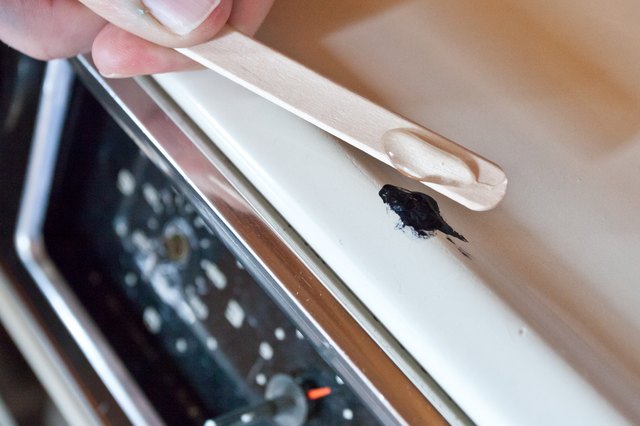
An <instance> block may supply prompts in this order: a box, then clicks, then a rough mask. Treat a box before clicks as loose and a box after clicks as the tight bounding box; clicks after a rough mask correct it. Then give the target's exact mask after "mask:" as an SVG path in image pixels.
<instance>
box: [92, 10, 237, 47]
mask: <svg viewBox="0 0 640 426" xmlns="http://www.w3.org/2000/svg"><path fill="white" fill-rule="evenodd" d="M80 1H81V2H82V3H84V4H85V5H86V6H87V7H89V8H90V9H92V10H93V11H94V12H95V13H97V14H98V15H100V16H102V17H103V18H105V19H106V20H108V21H110V22H111V23H113V24H115V25H116V26H118V27H120V28H122V29H124V30H127V31H129V32H130V33H133V34H135V35H137V36H138V37H140V38H143V39H145V40H149V41H152V42H154V43H156V44H159V45H162V46H167V47H188V46H193V45H196V44H200V43H203V42H205V41H207V40H209V39H211V38H213V36H214V35H215V34H216V33H217V32H218V31H219V30H220V29H221V28H222V26H223V25H224V24H225V23H226V22H227V20H228V18H229V15H230V13H231V5H232V0H141V1H140V2H137V1H134V0H80Z"/></svg>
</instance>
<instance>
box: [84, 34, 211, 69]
mask: <svg viewBox="0 0 640 426" xmlns="http://www.w3.org/2000/svg"><path fill="white" fill-rule="evenodd" d="M92 54H93V61H94V63H95V65H96V67H97V68H98V70H99V71H100V73H101V74H102V75H104V76H106V77H111V78H115V77H131V76H134V75H144V74H153V73H163V72H170V71H184V70H192V69H199V68H201V67H200V65H198V64H196V63H195V62H193V61H191V60H190V59H188V58H187V57H186V56H184V55H182V54H180V53H178V52H176V51H175V50H173V49H171V48H168V47H164V46H159V45H157V44H154V43H152V42H150V41H147V40H145V39H142V38H140V37H138V36H135V35H133V34H131V33H129V32H127V31H125V30H123V29H120V28H118V27H116V26H115V25H111V24H109V25H107V26H105V27H104V29H103V30H102V31H101V32H100V34H98V36H97V37H96V40H95V42H94V44H93V52H92Z"/></svg>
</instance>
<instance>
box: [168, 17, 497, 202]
mask: <svg viewBox="0 0 640 426" xmlns="http://www.w3.org/2000/svg"><path fill="white" fill-rule="evenodd" d="M177 50H178V51H179V52H181V53H182V54H184V55H186V56H188V57H189V58H191V59H193V60H195V61H196V62H199V63H200V64H202V65H204V66H205V67H207V68H209V69H212V70H214V71H216V72H218V73H219V74H221V75H223V76H225V77H227V78H229V79H230V80H232V81H234V82H236V83H238V84H240V85H242V86H244V87H246V88H247V89H249V90H251V91H253V92H255V93H257V94H258V95H260V96H262V97H264V98H266V99H268V100H270V101H271V102H273V103H275V104H277V105H279V106H281V107H283V108H285V109H286V110H288V111H290V112H292V113H294V114H296V115H297V116H299V117H301V118H303V119H305V120H307V121H309V122H310V123H312V124H314V125H316V126H318V127H319V128H321V129H323V130H325V131H327V132H329V133H331V134H332V135H334V136H336V137H338V138H340V139H342V140H344V141H345V142H347V143H349V144H351V145H353V146H355V147H356V148H358V149H360V150H362V151H364V152H366V153H367V154H369V155H371V156H372V157H375V158H377V159H378V160H380V161H382V162H383V163H386V164H388V165H390V166H392V167H394V168H396V169H397V170H398V171H400V172H401V173H403V174H405V175H407V176H409V177H411V178H413V179H416V180H419V181H421V182H423V183H424V184H425V185H427V186H429V187H431V188H433V189H434V190H436V191H438V192H440V193H442V194H444V195H445V196H447V197H449V198H451V199H452V200H454V201H457V202H459V203H460V204H462V205H464V206H466V207H468V208H470V209H472V210H489V209H491V208H493V207H495V206H496V205H497V204H498V203H499V202H500V200H502V198H503V197H504V195H505V192H506V187H507V178H506V176H505V174H504V172H503V171H502V170H501V169H500V167H498V166H497V165H495V164H494V163H492V162H490V161H488V160H486V159H484V158H482V157H480V156H479V155H477V154H474V153H473V152H471V151H469V150H467V149H466V148H464V147H462V146H460V145H458V144H456V143H454V142H452V141H450V140H448V139H446V138H445V137H443V136H440V135H438V134H436V133H434V132H432V131H431V130H428V129H426V128H424V127H422V126H419V125H418V124H415V123H413V122H411V121H409V120H407V119H405V118H403V117H401V116H399V115H397V114H394V113H392V112H390V111H387V110H386V109H384V108H382V107H380V106H378V105H376V104H374V103H372V102H370V101H369V100H367V99H365V98H363V97H361V96H359V95H357V94H355V93H353V92H350V91H349V90H347V89H345V88H343V87H341V86H339V85H338V84H336V83H334V82H332V81H330V80H328V79H327V78H324V77H322V76H321V75H319V74H317V73H315V72H314V71H311V70H310V69H308V68H306V67H304V66H303V65H301V64H299V63H297V62H295V61H293V60H291V59H289V58H287V57H285V56H284V55H282V54H280V53H278V52H276V51H274V50H272V49H270V48H269V47H267V46H265V45H263V44H261V43H259V42H257V41H255V40H254V39H252V38H250V37H248V36H245V35H243V34H241V33H240V32H238V31H235V30H233V29H232V28H230V27H226V28H224V29H223V30H222V31H221V33H220V34H219V36H217V37H216V38H215V39H213V40H211V41H209V42H207V43H204V44H201V45H199V46H196V47H192V48H181V49H177Z"/></svg>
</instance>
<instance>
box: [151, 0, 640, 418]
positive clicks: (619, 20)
mask: <svg viewBox="0 0 640 426" xmlns="http://www.w3.org/2000/svg"><path fill="white" fill-rule="evenodd" d="M352 3H357V5H354V4H352ZM571 4H572V2H569V1H568V0H560V1H558V2H554V3H546V4H544V5H539V7H538V6H536V7H533V6H531V7H529V6H527V5H520V2H515V1H513V2H511V1H509V0H504V1H497V0H496V1H490V2H488V3H487V4H486V5H484V6H483V7H482V8H479V7H478V6H477V4H476V3H474V2H471V1H470V0H469V1H467V0H454V1H450V2H437V1H425V0H415V1H410V0H406V1H400V0H398V1H387V2H383V1H374V0H371V1H367V2H364V1H362V2H344V1H337V0H331V1H328V0H322V1H320V0H317V1H316V0H311V1H308V2H304V3H303V2H293V1H292V0H291V1H287V0H279V1H278V2H276V8H275V10H274V11H273V14H272V15H271V16H270V17H269V19H268V21H267V23H266V26H265V27H264V29H263V31H262V32H261V33H260V34H259V37H260V38H261V39H262V40H264V41H265V42H266V43H267V44H269V45H271V46H273V47H275V48H276V49H279V50H281V51H283V52H284V53H287V54H289V55H290V56H292V57H294V58H295V59H298V60H300V61H301V62H303V63H305V64H306V65H309V66H311V67H313V68H315V69H317V70H318V71H320V72H321V73H323V74H324V75H327V76H329V77H331V78H333V79H335V80H336V81H338V82H340V83H341V84H344V85H346V86H348V87H350V88H352V89H354V90H356V91H358V92H359V93H361V94H363V95H365V96H368V97H369V98H371V99H372V100H374V101H376V102H379V103H380V104H382V105H383V106H385V107H387V108H389V109H391V110H393V111H396V112H398V113H400V114H403V115H405V116H407V117H408V118H410V119H412V120H414V121H416V122H418V123H420V124H423V125H425V126H427V127H430V128H432V129H433V130H435V131H437V132H439V133H441V134H443V135H445V136H447V137H450V138H452V139H454V140H456V141H459V142H461V143H462V144H464V145H466V146H468V147H469V148H470V149H472V150H474V151H477V152H478V153H480V154H483V155H485V156H486V157H488V158H491V159H492V160H495V161H496V162H497V163H498V164H500V165H501V166H502V167H503V168H504V169H505V171H506V172H507V175H508V177H509V184H510V188H509V192H508V194H507V198H506V199H505V200H504V202H503V203H502V204H501V205H500V206H499V207H498V208H497V209H496V210H493V211H491V212H486V213H474V212H470V211H468V210H466V209H464V208H462V207H460V206H457V205H455V204H454V203H452V202H450V201H448V200H446V199H443V197H440V196H437V195H434V197H435V198H437V199H438V201H439V203H440V206H441V210H442V212H443V216H444V217H445V218H446V219H447V221H448V222H449V223H450V224H451V225H452V226H453V228H454V229H456V230H457V231H458V232H460V233H462V234H463V235H464V236H465V237H466V238H467V239H468V240H469V243H468V244H464V243H457V244H458V246H460V247H461V248H463V249H465V250H466V251H468V252H470V254H471V256H472V258H473V259H472V260H468V259H467V258H465V257H464V256H462V255H461V254H460V253H459V252H458V250H457V248H456V247H455V246H453V245H452V244H451V243H449V242H448V241H446V240H445V239H443V238H442V237H441V236H438V237H436V238H432V239H429V240H421V239H416V238H414V237H413V236H411V235H410V234H408V233H403V232H401V231H399V230H397V229H396V228H395V225H396V223H397V217H396V216H395V215H394V214H393V213H390V212H388V211H387V210H386V209H385V207H384V205H383V204H382V203H381V201H380V199H379V198H378V195H377V191H378V190H379V188H380V187H381V185H382V184H384V183H395V184H400V185H402V186H405V187H408V188H411V189H414V190H422V191H424V192H427V193H430V194H431V192H429V190H428V189H427V190H425V188H424V187H422V186H421V185H420V184H417V183H414V182H411V181H410V180H409V179H407V178H404V177H402V176H400V175H399V174H397V173H396V172H394V171H393V170H391V169H390V168H388V167H386V166H384V165H380V164H378V163H376V162H375V160H371V159H368V158H366V157H365V156H364V155H362V154H360V153H359V152H356V151H355V150H353V149H351V148H349V147H347V146H345V145H344V144H342V143H340V142H338V141H336V140H335V139H333V138H331V137H329V136H327V135H326V134H324V133H323V132H322V131H319V130H317V129H315V128H313V127H312V126H310V125H308V124H306V123H304V122H301V121H300V120H298V119H296V118H294V117H293V116H291V115H290V114H289V113H287V112H284V111H282V110H281V109H279V108H278V107H275V106H273V105H270V104H268V103H266V102H264V101H262V100H261V99H259V98H257V97H256V96H255V95H253V94H250V93H248V92H246V91H245V90H244V89H241V88H239V87H237V86H235V85H234V84H232V83H229V82H227V81H225V80H224V79H223V78H221V77H219V76H217V75H215V74H213V73H210V72H200V73H190V74H181V75H166V76H159V77H158V80H159V81H160V82H161V84H162V85H163V86H164V87H165V88H166V89H167V90H168V91H169V93H170V94H172V96H174V98H175V99H176V100H177V101H178V102H179V103H180V104H181V105H182V107H183V108H184V109H185V110H186V111H187V112H188V113H189V114H190V115H191V116H192V117H193V118H194V119H195V120H196V122H197V123H198V124H199V125H200V126H201V127H202V128H203V129H204V130H205V131H206V132H207V133H209V134H210V135H211V137H212V139H214V140H216V141H218V142H219V144H220V147H221V149H222V150H223V151H224V152H225V153H226V154H227V155H228V156H229V158H230V159H231V160H232V161H233V162H234V163H235V164H236V165H237V166H238V167H239V168H240V169H241V170H242V171H243V173H245V174H246V175H247V176H248V177H249V179H251V181H252V182H253V183H254V184H255V185H256V187H257V188H258V189H259V190H260V191H261V192H262V193H263V194H264V195H265V196H266V197H267V199H268V200H269V201H270V202H271V203H272V204H273V205H274V206H275V207H276V208H277V209H278V210H279V211H280V212H281V213H282V214H283V215H284V216H285V218H286V219H287V220H288V221H289V222H290V223H291V224H292V225H293V227H294V228H295V229H296V230H297V231H298V232H299V233H300V234H301V235H302V236H303V237H304V238H305V240H306V241H307V242H309V243H310V245H311V246H312V247H313V248H314V250H315V251H316V252H317V253H319V254H320V256H322V258H323V259H324V260H325V261H326V262H327V263H328V264H329V265H330V266H331V268H333V269H334V270H335V272H336V273H337V274H338V275H339V276H340V277H341V278H342V279H343V280H344V281H345V282H346V283H347V285H348V286H349V287H350V288H351V290H352V291H353V292H354V293H355V294H356V295H357V296H358V297H359V298H360V299H361V300H362V301H363V302H364V304H365V305H366V306H367V307H368V308H369V309H370V310H371V311H372V312H373V313H374V314H375V315H376V316H377V317H378V318H379V319H380V320H381V321H382V323H383V324H384V325H385V326H386V327H387V328H388V329H389V330H390V331H391V332H392V334H393V335H394V336H395V337H396V338H397V339H398V340H399V341H400V343H402V345H404V346H405V347H406V348H407V350H408V351H409V352H410V353H411V354H412V355H413V356H414V357H415V358H416V360H417V361H418V362H419V363H420V364H421V365H423V366H424V367H425V368H426V369H427V371H429V373H430V374H431V375H433V377H434V378H435V379H436V380H437V381H438V383H440V385H441V386H442V387H443V388H444V389H445V390H446V391H447V392H448V393H449V395H450V396H451V397H452V398H453V399H454V400H455V401H456V402H457V403H458V404H459V405H460V406H461V407H462V409H463V410H464V411H465V412H466V413H467V414H468V415H469V416H470V417H471V418H472V419H473V420H474V421H476V422H478V423H480V424H490V425H494V424H598V425H599V424H618V423H624V422H625V421H627V419H631V420H633V421H636V422H637V421H640V413H639V412H638V410H639V409H640V407H638V404H637V403H636V402H637V401H638V400H640V391H639V382H640V381H639V379H638V375H639V370H640V338H639V337H640V336H639V333H638V330H640V314H638V308H637V307H638V306H640V291H638V289H637V284H638V283H639V277H640V262H638V253H639V249H640V215H639V214H638V213H637V212H638V211H640V191H639V190H638V189H637V185H638V182H639V181H640V119H639V117H640V79H638V78H637V75H640V49H639V48H637V47H638V46H640V27H638V26H637V25H636V24H635V23H637V22H638V18H640V9H639V7H638V6H637V4H636V3H634V2H625V1H623V0H618V1H614V2H607V3H606V5H605V2H598V1H596V0H591V1H589V2H584V4H583V5H581V6H580V7H579V8H578V7H575V6H572V5H571ZM605 6H606V7H605ZM569 14H570V15H571V17H572V19H571V20H568V21H567V20H566V19H564V18H565V17H566V16H568V15H569ZM559 22H562V23H563V25H562V27H555V25H556V24H558V23H559ZM587 30H588V31H587ZM631 46H636V48H632V47H631ZM309 96H313V94H309ZM431 195H433V194H431ZM625 416H626V417H627V419H625Z"/></svg>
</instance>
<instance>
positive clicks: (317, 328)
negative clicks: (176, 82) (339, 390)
mask: <svg viewBox="0 0 640 426" xmlns="http://www.w3.org/2000/svg"><path fill="white" fill-rule="evenodd" d="M79 61H80V64H81V66H82V67H83V70H82V71H81V72H80V74H81V75H84V77H85V82H86V83H87V85H88V87H89V88H90V89H93V91H94V92H95V93H96V94H98V98H99V99H101V100H102V101H103V103H104V105H105V107H106V108H107V109H108V110H110V112H111V113H112V115H114V116H115V117H116V120H118V121H119V122H120V123H121V125H123V127H124V128H125V129H127V130H128V132H129V134H130V136H132V137H133V139H134V140H135V141H136V142H137V143H138V145H139V146H140V147H141V148H142V149H143V150H144V151H145V152H146V153H147V154H148V155H149V156H150V158H152V159H153V160H155V161H156V163H157V164H158V165H159V166H160V167H161V168H162V169H163V170H164V171H165V172H166V173H167V174H168V175H169V176H171V178H172V179H174V181H176V182H177V181H180V182H183V183H184V184H186V186H187V187H188V188H190V189H191V190H192V191H193V192H194V193H195V194H196V201H199V202H196V206H197V207H198V208H199V210H200V212H201V213H203V214H204V215H205V216H207V218H208V219H209V220H211V221H212V222H213V223H214V224H215V223H217V228H216V229H217V231H218V232H221V233H223V234H225V236H226V237H228V238H229V239H230V240H232V241H235V244H236V245H237V248H238V249H237V250H234V251H235V252H236V253H238V254H240V255H241V256H242V255H243V253H244V256H245V257H246V258H247V259H248V260H250V259H255V261H257V262H258V264H259V265H258V266H259V267H258V268H256V269H255V270H254V273H257V274H259V275H261V278H262V280H261V281H262V282H265V283H267V285H266V286H265V287H266V290H267V291H268V292H269V293H270V294H271V295H272V296H273V297H274V298H275V299H276V300H277V301H279V303H280V304H281V305H285V306H286V307H287V310H288V312H289V313H290V315H291V316H292V317H293V319H294V321H295V322H296V323H297V325H298V326H299V327H300V329H301V330H302V331H303V332H304V333H305V334H307V336H309V337H310V340H312V342H313V343H314V344H315V345H316V347H317V348H319V350H320V351H321V353H322V354H323V356H324V357H325V359H328V360H330V362H331V363H332V365H333V366H334V368H336V370H337V371H338V373H339V374H340V375H342V376H343V378H344V379H345V380H346V381H348V382H349V383H350V384H351V385H352V386H353V387H354V389H355V391H356V393H358V394H359V396H360V397H361V398H362V399H363V400H365V401H367V402H368V403H369V405H370V406H372V407H373V408H374V411H375V412H376V414H377V415H378V416H379V417H380V418H381V419H382V421H383V422H384V423H385V424H443V423H446V421H447V419H448V420H450V421H452V422H457V423H459V422H462V423H466V422H467V420H468V419H466V418H465V416H464V414H463V413H461V412H459V411H458V410H457V409H456V408H455V406H454V404H451V403H450V402H449V401H446V396H443V394H442V393H439V392H440V391H439V390H433V389H434V387H435V385H434V384H433V383H428V384H425V383H426V382H423V384H424V385H423V386H421V385H416V384H415V383H414V382H413V381H412V379H411V378H409V377H408V376H407V375H406V374H405V373H404V372H403V371H402V370H401V369H400V368H399V366H398V364H403V365H404V366H405V367H406V370H409V371H410V373H411V374H413V379H414V380H417V378H418V376H420V377H421V378H424V375H423V374H421V373H419V372H418V368H416V366H415V364H412V363H411V362H410V361H409V357H408V356H407V355H406V354H405V355H398V356H397V361H399V362H398V363H396V362H394V360H392V359H391V358H390V357H389V355H388V354H387V353H386V351H387V350H389V349H390V347H391V346H392V345H391V344H386V345H385V347H381V346H380V345H379V344H378V343H377V342H376V339H374V338H372V336H371V335H370V334H369V333H368V332H367V331H366V330H365V329H364V328H363V327H362V326H361V324H359V323H358V321H356V319H354V317H353V316H352V315H351V314H350V312H349V310H348V309H346V308H345V304H344V303H345V301H346V299H349V300H348V302H349V304H351V305H352V306H358V304H357V302H356V301H355V298H353V297H352V296H344V297H343V298H342V299H343V300H342V301H341V300H338V298H336V297H335V296H334V294H335V293H336V291H335V289H336V288H338V287H339V286H340V285H339V284H337V283H334V284H332V285H331V286H332V287H333V288H332V289H329V288H328V287H327V285H325V283H323V280H325V281H326V280H329V281H332V280H336V277H335V276H330V275H331V274H330V273H329V272H327V271H326V268H324V267H309V265H308V264H309V263H310V262H315V263H317V264H320V263H321V261H320V260H319V259H317V258H315V259H314V255H313V254H310V255H305V256H302V257H301V256H300V255H298V254H297V253H296V252H295V251H292V250H291V244H292V242H293V241H294V240H296V237H295V232H294V231H293V230H291V229H287V227H286V224H284V223H282V222H281V223H280V225H278V222H277V221H275V222H274V221H269V220H267V219H268V218H267V217H265V215H271V216H272V217H275V216H277V213H276V212H274V211H273V210H272V209H269V207H268V206H266V205H267V203H266V201H264V200H260V198H261V197H260V196H259V194H257V193H256V192H255V190H253V189H252V187H251V185H250V184H249V183H248V182H246V180H244V179H243V178H242V177H241V176H240V174H239V172H237V170H235V168H234V167H233V166H232V165H231V164H230V163H229V162H228V160H227V159H226V158H225V157H224V156H223V155H222V154H221V153H220V152H219V151H218V150H217V149H216V148H215V146H214V145H213V144H212V143H211V141H209V140H208V139H207V138H206V137H205V136H204V135H203V134H202V132H200V131H199V130H198V129H197V128H196V127H195V126H193V125H191V124H190V123H189V120H188V118H187V117H185V116H184V114H182V115H181V113H180V111H179V110H177V109H174V110H172V114H171V116H170V117H169V116H167V114H166V113H165V111H163V109H162V108H161V107H160V106H159V105H158V103H157V102H159V103H160V104H163V105H164V107H165V109H166V108H167V105H166V104H167V101H166V99H165V101H163V100H162V99H161V98H162V94H161V93H160V92H161V91H160V90H159V88H158V87H157V86H155V88H154V83H153V82H152V81H151V80H150V79H148V78H143V79H138V81H134V80H130V79H129V80H110V79H105V78H103V77H102V76H100V75H99V73H98V72H97V71H96V70H95V68H94V67H93V65H92V63H91V61H90V60H88V59H87V58H84V57H81V58H79ZM150 93H151V94H152V95H153V96H154V97H155V100H156V102H153V101H152V100H151V99H150V97H149V94H150ZM105 95H107V96H105ZM258 200H260V201H259V203H258V204H260V205H256V204H257V202H258ZM265 206H266V207H265ZM283 235H284V237H283ZM286 235H288V236H289V238H287V237H286ZM301 246H302V244H299V247H298V248H300V247H301ZM305 251H309V252H310V250H309V249H308V248H307V249H306V250H305ZM347 293H348V292H343V293H342V294H343V295H346V294H347ZM357 309H358V310H359V311H360V312H365V309H364V308H362V307H358V308H357ZM360 317H361V320H362V318H365V317H366V318H367V321H374V320H373V319H372V318H371V317H370V315H369V316H368V317H367V316H366V315H364V314H362V315H360ZM383 337H384V339H389V340H388V341H390V336H386V335H384V332H380V333H378V336H377V338H378V339H382V338H383ZM396 353H398V352H396ZM427 387H428V388H429V389H431V391H429V392H431V396H433V397H434V399H436V400H437V402H438V405H439V408H440V409H442V410H443V411H445V412H447V414H448V415H447V419H445V418H444V417H443V415H442V413H440V412H439V411H438V410H437V409H436V408H435V407H434V405H433V404H432V403H431V402H430V401H429V400H428V398H427V397H426V396H425V394H426V393H429V392H427V391H425V388H427Z"/></svg>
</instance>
